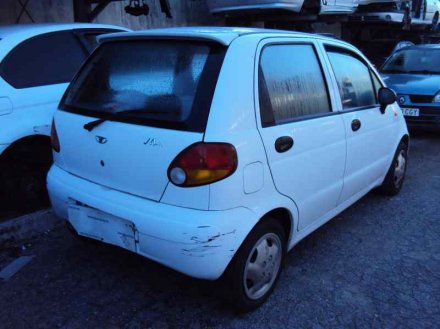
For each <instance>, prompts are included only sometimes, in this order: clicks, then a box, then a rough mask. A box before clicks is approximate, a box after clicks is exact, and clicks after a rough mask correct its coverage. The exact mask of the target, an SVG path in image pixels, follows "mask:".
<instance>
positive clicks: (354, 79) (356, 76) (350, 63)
mask: <svg viewBox="0 0 440 329" xmlns="http://www.w3.org/2000/svg"><path fill="white" fill-rule="evenodd" d="M327 54H328V57H329V60H330V63H331V66H332V69H333V72H334V74H335V77H336V81H337V83H338V87H339V93H340V95H341V101H342V107H343V109H344V110H346V111H348V110H353V109H358V108H368V107H373V106H375V105H376V103H377V102H376V87H375V86H374V85H373V81H372V78H371V71H370V69H369V67H368V66H367V65H366V64H365V63H364V62H363V61H361V60H360V59H358V58H357V57H355V56H353V55H351V54H350V53H348V52H345V51H344V50H341V51H340V52H339V51H328V52H327Z"/></svg>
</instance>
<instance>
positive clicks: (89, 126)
mask: <svg viewBox="0 0 440 329" xmlns="http://www.w3.org/2000/svg"><path fill="white" fill-rule="evenodd" d="M130 113H139V114H152V113H162V112H161V111H154V110H153V111H148V110H126V111H119V112H113V113H109V114H108V115H106V116H104V117H102V118H100V119H98V120H93V121H91V122H89V123H86V124H85V125H84V129H85V130H87V131H92V130H93V129H95V128H96V127H98V126H99V125H100V124H102V123H104V122H106V121H113V120H117V119H120V118H124V117H126V115H127V114H130Z"/></svg>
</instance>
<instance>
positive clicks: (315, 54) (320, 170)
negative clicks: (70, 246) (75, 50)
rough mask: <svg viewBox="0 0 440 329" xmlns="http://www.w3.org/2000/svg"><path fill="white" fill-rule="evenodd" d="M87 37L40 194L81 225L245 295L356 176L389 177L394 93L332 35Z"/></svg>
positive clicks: (252, 303) (184, 31)
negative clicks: (92, 44) (89, 49)
mask: <svg viewBox="0 0 440 329" xmlns="http://www.w3.org/2000/svg"><path fill="white" fill-rule="evenodd" d="M101 42H102V43H101V45H100V46H99V48H98V49H97V51H96V52H95V53H94V54H93V55H92V57H91V58H90V59H89V60H88V61H87V63H86V64H85V65H84V66H83V68H82V69H81V71H80V73H79V74H78V75H77V76H76V78H75V79H74V80H73V81H72V83H71V85H70V87H69V88H68V90H67V92H66V94H65V95H64V97H63V100H62V101H61V104H60V107H59V110H58V111H57V112H56V114H55V117H54V124H53V127H52V140H53V147H54V151H55V152H54V156H55V164H54V165H53V167H52V169H51V170H50V172H49V175H48V179H47V182H48V189H49V195H50V198H51V201H52V204H53V208H54V211H55V213H56V214H57V215H58V216H60V217H62V218H64V219H66V220H67V221H68V223H69V226H70V228H71V229H72V230H73V231H74V232H76V233H78V234H79V235H81V236H85V237H89V238H92V239H97V240H100V241H103V242H106V243H110V244H114V245H117V246H120V247H122V248H126V249H128V250H131V251H133V252H135V253H138V254H140V255H142V256H145V257H147V258H149V259H152V260H155V261H157V262H159V263H162V264H164V265H166V266H169V267H171V268H173V269H175V270H177V271H180V272H182V273H185V274H187V275H190V276H193V277H196V278H202V279H209V280H215V279H218V278H220V277H222V276H223V278H225V282H226V283H228V284H229V285H230V287H231V288H230V289H225V291H227V292H228V294H229V295H230V297H231V300H232V301H233V303H234V304H235V305H236V306H237V307H239V308H240V309H242V310H250V309H252V308H255V307H257V306H258V305H260V304H261V303H263V302H264V301H265V299H266V298H267V297H268V295H269V294H270V292H271V291H272V289H273V287H274V283H275V282H276V280H277V278H278V276H279V273H280V269H281V264H282V261H283V258H284V255H285V252H286V251H287V250H290V249H291V248H292V247H293V246H294V245H295V244H297V243H298V242H299V241H300V240H301V239H303V238H304V237H305V236H307V235H308V234H310V233H311V232H312V231H314V230H316V229H317V228H318V227H320V226H321V225H323V224H324V223H325V222H327V221H328V220H330V219H331V218H332V217H334V216H335V215H337V214H338V213H340V212H341V211H342V210H344V209H345V208H347V207H348V206H350V205H351V204H353V203H354V202H355V201H357V200H359V199H360V198H361V197H362V196H364V195H365V194H366V193H368V192H369V191H370V190H372V189H374V188H376V187H381V188H382V190H384V191H385V192H387V193H388V194H396V193H397V192H399V190H400V188H401V186H402V182H403V178H404V176H405V171H406V163H407V150H408V145H409V136H408V131H407V127H406V124H405V120H404V118H403V116H402V113H401V111H400V108H399V107H398V105H396V103H395V98H396V96H395V94H394V92H393V91H391V90H390V89H388V88H385V87H384V85H383V83H382V81H381V80H380V77H379V75H378V74H377V72H376V71H375V70H374V68H373V67H372V66H371V65H370V63H369V62H368V60H367V59H366V58H365V57H364V56H363V55H362V54H361V53H360V52H359V51H358V50H357V49H356V48H354V47H353V46H351V45H349V44H347V43H345V42H342V41H337V40H334V39H330V38H325V37H322V36H318V35H310V34H301V33H294V32H286V31H275V30H264V29H262V30H260V29H234V28H176V29H162V30H150V31H145V32H135V33H129V34H128V33H125V34H119V35H118V34H114V35H112V36H103V37H101ZM223 274H224V275H223Z"/></svg>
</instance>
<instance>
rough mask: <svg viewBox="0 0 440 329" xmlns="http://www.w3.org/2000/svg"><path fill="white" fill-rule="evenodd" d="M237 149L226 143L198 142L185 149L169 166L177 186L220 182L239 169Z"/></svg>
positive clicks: (172, 179) (171, 179)
mask: <svg viewBox="0 0 440 329" xmlns="http://www.w3.org/2000/svg"><path fill="white" fill-rule="evenodd" d="M237 164H238V160H237V151H236V150H235V147H234V146H233V145H231V144H226V143H196V144H193V145H191V146H189V147H188V148H186V149H185V150H183V151H182V152H181V153H180V154H179V155H178V156H177V157H176V158H175V159H174V160H173V162H172V163H171V165H170V167H169V168H168V178H169V179H170V181H171V182H172V183H173V184H174V185H177V186H181V187H192V186H200V185H206V184H211V183H214V182H218V181H219V180H222V179H224V178H226V177H229V176H231V175H232V174H233V173H234V172H235V170H236V169H237Z"/></svg>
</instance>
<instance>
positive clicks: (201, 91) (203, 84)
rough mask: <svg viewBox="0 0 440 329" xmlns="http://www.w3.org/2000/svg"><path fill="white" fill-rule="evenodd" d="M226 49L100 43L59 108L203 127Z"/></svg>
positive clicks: (198, 45) (201, 45)
mask: <svg viewBox="0 0 440 329" xmlns="http://www.w3.org/2000/svg"><path fill="white" fill-rule="evenodd" d="M224 52H225V49H224V47H222V46H220V45H217V44H210V43H204V42H190V41H174V40H173V41H166V40H149V41H148V40H142V41H113V42H106V43H104V44H102V45H101V46H100V47H99V48H98V49H97V51H96V52H95V53H94V54H93V56H92V57H91V59H89V61H88V63H87V64H86V65H85V66H84V67H83V69H82V70H81V72H80V73H79V75H78V76H77V77H76V79H75V80H74V81H73V82H72V84H71V85H70V87H69V89H68V90H67V92H66V94H65V96H64V98H63V101H62V103H61V108H62V109H64V110H66V111H70V112H74V113H79V114H83V115H88V116H93V117H105V116H108V115H110V114H114V113H116V112H124V113H125V114H124V116H119V117H118V120H120V121H126V122H131V123H137V124H145V125H151V126H156V127H162V128H170V129H178V130H189V131H204V129H205V127H206V123H207V119H208V114H209V109H210V106H211V101H212V97H213V93H214V89H215V85H216V83H217V78H218V75H219V71H220V68H221V64H222V62H223V57H224Z"/></svg>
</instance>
